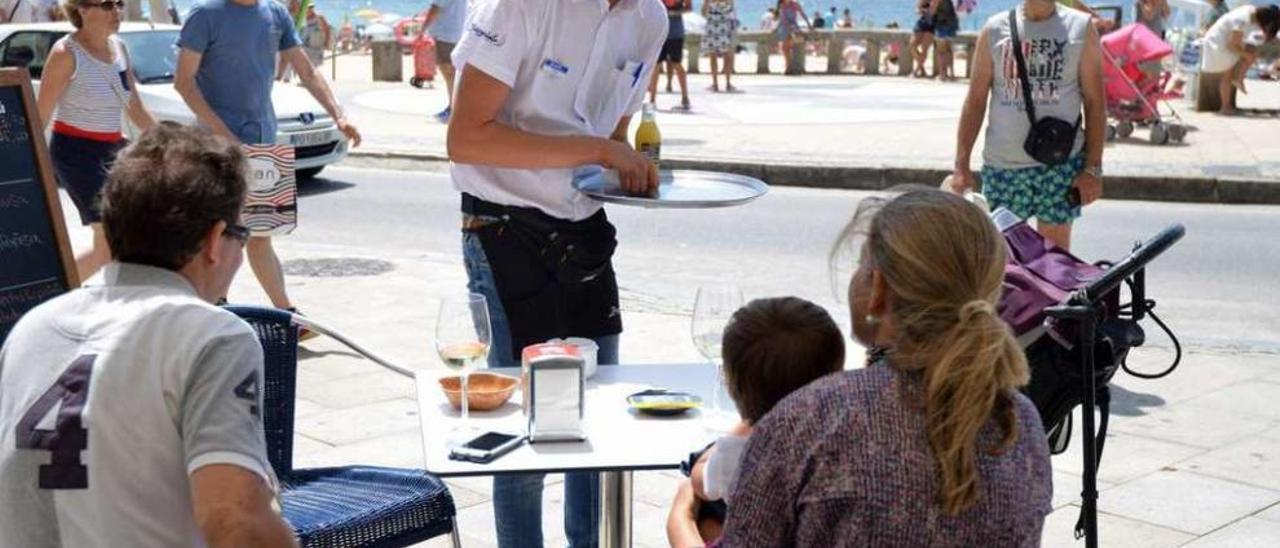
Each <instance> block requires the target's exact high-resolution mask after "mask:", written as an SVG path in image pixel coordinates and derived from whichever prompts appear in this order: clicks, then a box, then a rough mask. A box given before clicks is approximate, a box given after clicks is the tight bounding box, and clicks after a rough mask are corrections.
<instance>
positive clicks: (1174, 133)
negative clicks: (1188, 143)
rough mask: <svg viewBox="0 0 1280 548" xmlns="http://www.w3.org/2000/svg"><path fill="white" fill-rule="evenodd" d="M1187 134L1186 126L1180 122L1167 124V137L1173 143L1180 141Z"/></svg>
mask: <svg viewBox="0 0 1280 548" xmlns="http://www.w3.org/2000/svg"><path fill="white" fill-rule="evenodd" d="M1186 136H1187V126H1184V125H1182V124H1173V125H1171V126H1169V138H1170V139H1172V140H1173V142H1175V143H1181V142H1182V140H1183V139H1184V138H1186Z"/></svg>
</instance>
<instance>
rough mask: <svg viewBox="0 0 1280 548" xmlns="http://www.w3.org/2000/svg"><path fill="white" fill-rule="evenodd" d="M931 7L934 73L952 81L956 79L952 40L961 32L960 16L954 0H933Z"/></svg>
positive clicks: (945, 80) (946, 80) (942, 78)
mask: <svg viewBox="0 0 1280 548" xmlns="http://www.w3.org/2000/svg"><path fill="white" fill-rule="evenodd" d="M929 9H930V15H932V17H933V75H934V76H935V77H937V78H939V79H941V80H942V81H944V82H950V81H952V80H955V79H956V75H955V62H956V59H955V57H956V56H955V50H954V49H953V48H952V47H951V41H952V40H954V39H955V37H956V34H957V33H959V32H960V17H959V16H958V15H957V14H956V6H955V4H954V3H953V2H952V0H932V3H931V4H930V6H929Z"/></svg>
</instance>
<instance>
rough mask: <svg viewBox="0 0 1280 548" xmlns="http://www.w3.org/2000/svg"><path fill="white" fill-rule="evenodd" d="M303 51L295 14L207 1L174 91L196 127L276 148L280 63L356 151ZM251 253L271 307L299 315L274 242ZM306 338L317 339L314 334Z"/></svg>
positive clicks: (188, 36)
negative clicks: (276, 86)
mask: <svg viewBox="0 0 1280 548" xmlns="http://www.w3.org/2000/svg"><path fill="white" fill-rule="evenodd" d="M301 46H302V42H301V40H299V38H298V33H297V32H296V31H295V30H294V27H293V20H292V19H291V18H290V17H289V13H288V12H287V11H286V10H285V7H284V6H282V5H280V4H278V3H276V2H274V1H272V0H205V1H204V2H202V3H200V4H197V5H196V6H195V7H194V8H192V9H191V12H190V13H189V14H188V15H187V20H186V23H185V24H183V26H182V32H181V34H180V35H179V38H178V47H179V48H180V53H179V55H178V70H177V75H176V76H175V78H174V88H176V89H177V91H178V93H179V94H180V95H181V96H182V99H183V101H185V102H186V105H187V107H188V108H190V109H191V111H192V112H193V113H195V115H196V120H197V122H198V123H199V124H200V125H202V126H204V127H207V128H209V129H210V130H212V131H213V132H214V133H215V134H217V135H219V136H221V137H223V138H226V139H229V140H231V142H233V143H237V144H239V143H244V144H274V143H275V142H276V123H277V122H276V113H275V106H274V104H273V103H272V101H271V87H272V84H273V82H274V75H275V69H276V58H277V56H279V57H280V58H281V59H282V62H284V63H287V64H288V65H289V66H290V67H291V68H292V69H293V71H294V73H296V74H297V75H298V77H299V79H300V80H301V82H302V85H303V86H304V87H306V88H307V91H309V92H310V93H311V95H312V97H315V99H316V100H317V101H319V103H320V105H321V106H322V107H323V108H324V110H325V112H326V113H327V114H328V115H329V117H330V118H332V119H333V123H334V124H335V126H336V127H337V129H338V130H339V131H341V132H342V134H343V135H344V136H345V137H346V138H347V139H348V140H349V141H350V143H351V146H353V147H355V146H359V145H360V132H359V130H357V129H356V126H355V125H353V124H352V123H351V122H350V121H349V120H347V117H346V115H345V114H344V113H343V111H342V107H341V106H339V105H338V100H337V99H336V98H335V97H334V96H333V91H332V90H330V89H329V84H328V82H326V81H325V78H324V75H322V74H320V72H319V71H317V70H316V69H315V67H314V66H313V65H312V64H311V62H310V60H309V59H308V58H307V55H306V53H305V52H303V50H302V47H301ZM246 250H247V251H248V255H249V266H250V267H251V268H252V269H253V273H254V275H255V276H256V277H257V278H258V282H259V283H260V284H261V285H262V289H263V290H264V291H266V293H267V296H268V297H269V298H270V299H271V304H272V305H273V306H275V307H277V308H282V309H287V310H293V311H296V310H297V309H296V308H295V307H294V306H293V302H292V301H290V299H289V294H288V292H287V291H286V289H285V281H284V269H283V267H282V265H281V264H280V258H279V257H278V256H277V255H276V251H275V248H274V247H273V246H272V244H271V237H270V236H264V235H255V236H254V237H253V238H251V239H250V240H249V244H248V246H247V248H246ZM303 335H304V337H310V336H313V335H312V334H311V332H309V331H308V332H304V334H303Z"/></svg>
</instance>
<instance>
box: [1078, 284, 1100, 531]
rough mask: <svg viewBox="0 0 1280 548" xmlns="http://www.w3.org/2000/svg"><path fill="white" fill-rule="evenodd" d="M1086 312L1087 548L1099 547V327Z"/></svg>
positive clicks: (1083, 319)
mask: <svg viewBox="0 0 1280 548" xmlns="http://www.w3.org/2000/svg"><path fill="white" fill-rule="evenodd" d="M1083 308H1085V309H1086V310H1087V312H1085V313H1084V314H1082V317H1081V318H1080V352H1081V353H1082V354H1083V356H1082V359H1081V364H1080V365H1081V367H1082V368H1083V369H1084V371H1082V372H1083V373H1084V375H1083V378H1084V380H1083V381H1081V382H1082V383H1083V384H1084V386H1083V388H1084V401H1083V402H1082V405H1081V408H1080V415H1081V418H1082V422H1083V423H1084V424H1083V425H1082V426H1083V428H1082V429H1081V430H1082V431H1083V434H1084V435H1083V437H1084V440H1083V441H1084V479H1083V483H1084V491H1083V492H1081V493H1080V497H1081V502H1080V503H1081V506H1082V510H1083V511H1082V513H1083V514H1084V535H1085V536H1084V545H1085V546H1086V548H1097V546H1098V451H1097V448H1096V447H1095V445H1096V433H1095V428H1096V427H1095V425H1094V409H1095V408H1096V407H1097V401H1096V400H1097V392H1096V390H1097V378H1096V375H1095V374H1094V369H1095V365H1094V363H1093V347H1094V342H1095V341H1094V337H1095V335H1096V333H1095V332H1096V328H1097V321H1098V318H1097V314H1096V313H1095V312H1094V309H1093V307H1091V306H1088V305H1087V304H1086V305H1085V306H1084V307H1083Z"/></svg>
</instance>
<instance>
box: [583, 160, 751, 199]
mask: <svg viewBox="0 0 1280 548" xmlns="http://www.w3.org/2000/svg"><path fill="white" fill-rule="evenodd" d="M573 188H576V189H578V191H579V192H582V193H583V194H586V195H587V196H590V197H592V198H594V199H596V200H600V201H601V202H608V203H613V204H623V205H633V206H640V207H650V208H677V209H678V208H685V209H706V208H713V207H729V206H736V205H741V204H745V203H747V202H750V201H752V200H755V199H756V198H759V197H761V196H764V195H765V193H767V192H769V185H767V184H765V183H764V181H761V180H759V179H756V178H753V177H747V176H744V175H735V174H732V173H716V172H712V171H694V170H688V169H676V170H663V171H660V172H659V173H658V195H657V196H656V197H649V196H633V195H631V194H628V193H626V192H625V191H624V190H622V187H621V186H620V184H619V183H618V174H617V172H616V171H613V170H607V169H601V168H592V169H588V170H584V171H581V172H579V173H578V174H577V175H576V176H575V177H574V181H573Z"/></svg>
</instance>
